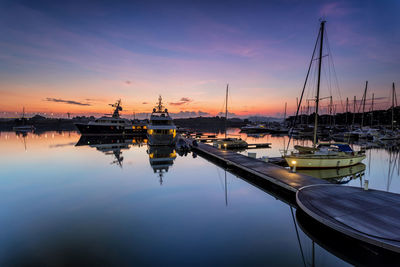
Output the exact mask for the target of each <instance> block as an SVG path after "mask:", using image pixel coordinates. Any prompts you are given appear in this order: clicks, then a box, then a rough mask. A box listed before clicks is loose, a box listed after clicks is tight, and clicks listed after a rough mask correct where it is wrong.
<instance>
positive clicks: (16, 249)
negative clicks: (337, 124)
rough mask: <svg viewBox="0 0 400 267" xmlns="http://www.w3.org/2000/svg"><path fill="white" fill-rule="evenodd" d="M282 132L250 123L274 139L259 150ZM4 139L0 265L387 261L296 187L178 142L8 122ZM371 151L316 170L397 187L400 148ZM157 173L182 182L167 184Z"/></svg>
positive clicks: (275, 146) (262, 152)
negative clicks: (300, 205)
mask: <svg viewBox="0 0 400 267" xmlns="http://www.w3.org/2000/svg"><path fill="white" fill-rule="evenodd" d="M286 138H287V137H274V136H271V135H266V136H264V137H252V136H245V135H243V139H248V140H249V142H250V143H256V142H262V143H264V142H270V143H272V147H271V148H270V149H264V148H263V149H256V150H251V151H252V152H257V157H262V156H270V157H273V156H279V155H280V152H279V149H281V148H283V147H284V141H285V139H286ZM78 139H79V141H78ZM286 140H287V139H286ZM23 142H24V144H26V145H27V151H26V152H25V149H24V146H22V144H23ZM295 142H297V141H295ZM299 142H307V141H304V140H299ZM72 143H74V144H76V146H74V145H71V144H72ZM0 148H1V149H2V151H3V154H0V156H1V155H2V157H1V162H2V164H3V165H2V168H0V177H2V179H1V180H0V182H1V184H0V189H1V194H0V195H1V198H0V211H1V213H0V227H1V228H2V229H7V231H4V233H3V234H2V235H1V236H0V251H2V253H0V265H1V266H13V265H16V266H21V265H22V266H23V265H32V266H36V265H51V264H49V263H54V264H53V265H68V263H69V265H71V266H82V265H83V266H94V265H115V266H130V265H134V264H136V265H157V266H166V265H175V266H176V265H185V266H188V265H194V264H197V265H221V266H223V265H232V266H233V265H242V266H243V265H258V266H265V265H271V266H279V265H280V266H293V265H306V266H308V265H310V266H311V265H313V264H314V265H330V266H338V265H346V264H347V263H346V262H348V263H350V264H356V265H359V264H361V265H362V264H367V265H368V264H375V265H379V262H380V261H382V262H383V264H386V263H390V262H389V260H388V259H389V258H390V257H386V256H381V255H383V254H381V252H379V251H376V250H375V248H370V247H366V246H365V245H364V244H359V243H351V242H350V241H349V240H348V239H346V238H344V237H341V236H340V235H338V234H337V233H329V232H328V231H327V230H326V229H324V228H322V229H320V228H319V226H316V225H315V224H313V221H310V220H308V219H307V218H303V217H301V214H299V212H298V211H296V202H295V199H294V197H293V196H292V195H288V194H286V193H285V192H280V191H279V190H278V189H277V188H276V187H274V186H272V185H268V184H266V183H265V181H263V180H259V179H256V177H251V175H244V174H242V173H236V172H233V171H232V170H230V169H226V166H221V167H222V168H219V167H215V165H214V163H212V162H208V161H207V160H205V159H203V158H201V157H197V158H192V157H191V156H190V157H178V155H177V154H178V152H175V151H176V149H175V148H173V147H151V146H148V145H147V144H146V140H143V139H142V140H141V139H129V138H120V137H119V138H115V137H112V138H98V137H97V138H92V137H89V138H87V137H84V138H81V137H80V135H78V134H77V133H75V132H61V133H58V132H46V133H41V134H40V135H36V134H32V133H28V134H27V135H25V136H23V135H19V136H18V135H16V134H15V133H0ZM243 153H245V154H247V151H244V152H243ZM182 155H185V153H183V154H182ZM193 156H194V157H195V155H193ZM367 157H368V158H367V160H366V161H365V163H366V165H367V166H366V167H365V165H364V166H363V165H361V166H357V167H356V166H353V168H351V169H350V168H349V169H339V170H335V171H336V172H335V173H326V172H325V171H324V170H322V172H320V173H319V174H313V175H316V176H318V175H319V176H320V177H321V178H325V179H333V180H332V182H340V183H345V182H347V185H353V186H360V181H361V179H360V178H363V179H368V180H369V182H370V188H377V189H380V190H389V191H391V192H398V191H399V189H400V176H399V157H400V156H399V154H398V152H396V150H395V149H391V150H388V149H382V148H379V149H370V150H369V151H368V154H367ZM131 161H132V162H135V164H132V165H130V164H129V162H131ZM109 163H111V164H113V165H112V166H110V164H109ZM149 164H150V166H151V168H152V170H151V169H150V168H149ZM21 166H23V168H21ZM116 166H124V168H122V169H120V168H119V167H116ZM171 167H172V169H171ZM216 168H217V170H218V171H219V173H218V174H217V173H216V172H215V169H216ZM171 170H173V171H171ZM299 171H300V170H299ZM110 177H112V178H113V179H110ZM335 177H336V178H339V179H336V178H335ZM157 178H160V182H161V183H162V182H163V180H165V182H166V183H167V184H168V182H169V183H172V179H170V178H173V182H174V186H167V187H165V186H164V187H161V189H160V186H159V185H158V182H157V181H156V179H157ZM218 178H219V179H218ZM259 189H260V190H259ZM277 199H278V201H277ZM228 202H229V203H228ZM228 204H229V205H228ZM38 214H39V215H40V216H38ZM160 221H162V222H163V223H162V224H160ZM26 222H29V223H26ZM193 240H195V241H196V242H193ZM154 251H157V257H154ZM204 255H207V257H204ZM342 260H344V261H342ZM381 265H382V264H381Z"/></svg>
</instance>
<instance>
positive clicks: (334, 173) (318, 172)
mask: <svg viewBox="0 0 400 267" xmlns="http://www.w3.org/2000/svg"><path fill="white" fill-rule="evenodd" d="M364 171H365V164H363V163H359V164H357V165H354V166H350V167H344V168H335V169H299V170H298V172H300V173H303V174H306V175H309V176H313V177H315V178H320V179H326V180H329V181H330V182H332V183H339V184H340V183H348V182H349V181H350V180H352V179H355V178H357V177H361V176H362V175H363V174H364ZM346 177H348V178H349V179H347V180H346Z"/></svg>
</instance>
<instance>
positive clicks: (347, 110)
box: [346, 97, 349, 126]
mask: <svg viewBox="0 0 400 267" xmlns="http://www.w3.org/2000/svg"><path fill="white" fill-rule="evenodd" d="M348 113H349V98H348V97H346V126H347V124H348V123H347V115H348Z"/></svg>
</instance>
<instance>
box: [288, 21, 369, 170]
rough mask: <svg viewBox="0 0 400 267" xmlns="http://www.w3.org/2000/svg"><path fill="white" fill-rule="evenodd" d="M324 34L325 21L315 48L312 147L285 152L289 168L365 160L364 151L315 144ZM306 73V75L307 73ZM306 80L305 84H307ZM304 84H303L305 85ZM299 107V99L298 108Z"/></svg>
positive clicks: (333, 164)
mask: <svg viewBox="0 0 400 267" xmlns="http://www.w3.org/2000/svg"><path fill="white" fill-rule="evenodd" d="M324 32H325V21H322V22H321V27H320V31H319V34H318V38H317V42H316V44H315V48H316V47H317V44H318V43H319V45H320V48H319V57H318V80H317V90H316V91H317V94H316V97H315V121H314V132H313V146H312V147H304V146H301V147H300V146H298V147H295V149H296V150H297V152H293V151H292V152H291V153H290V154H287V151H285V152H284V153H285V155H284V158H285V160H286V162H287V163H288V165H289V166H290V167H291V168H341V167H348V166H353V165H356V164H358V163H360V162H361V161H362V160H363V159H365V153H364V151H358V152H357V151H353V149H352V148H351V147H350V146H349V145H348V144H345V143H325V144H319V143H318V142H317V140H318V138H317V134H318V108H319V101H320V96H319V93H320V81H321V65H322V58H323V55H322V50H323V40H324ZM315 48H314V51H313V54H312V58H311V62H310V66H309V71H310V68H311V65H312V63H313V61H314V57H315ZM309 71H308V73H309ZM307 78H308V76H307ZM307 78H306V83H307ZM306 83H305V84H306ZM304 89H305V86H304V88H303V92H302V95H303V93H304ZM300 105H301V99H300V103H299V105H298V107H300Z"/></svg>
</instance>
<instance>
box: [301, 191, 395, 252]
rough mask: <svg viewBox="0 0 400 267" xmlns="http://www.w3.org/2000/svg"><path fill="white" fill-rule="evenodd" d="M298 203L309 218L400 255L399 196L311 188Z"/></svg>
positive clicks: (302, 195)
mask: <svg viewBox="0 0 400 267" xmlns="http://www.w3.org/2000/svg"><path fill="white" fill-rule="evenodd" d="M296 202H297V204H298V205H299V207H300V208H301V209H302V210H303V211H304V212H306V213H307V214H308V215H309V216H311V217H312V218H314V219H315V220H317V221H319V222H320V223H322V224H325V225H327V226H329V227H331V228H333V229H335V230H337V231H339V232H341V233H343V234H345V235H348V236H351V237H353V238H356V239H359V240H362V241H364V242H367V243H370V244H372V245H375V246H378V247H382V248H385V249H389V250H392V251H394V252H397V253H400V218H399V214H400V195H399V194H395V193H389V192H384V191H378V190H363V189H362V188H358V187H350V186H339V185H333V184H330V185H316V186H309V187H305V188H303V189H301V190H300V191H298V192H297V195H296Z"/></svg>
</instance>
